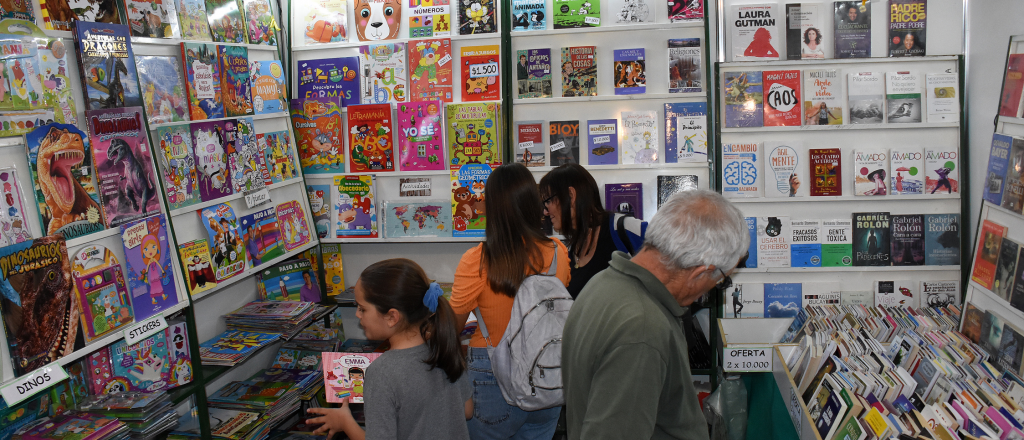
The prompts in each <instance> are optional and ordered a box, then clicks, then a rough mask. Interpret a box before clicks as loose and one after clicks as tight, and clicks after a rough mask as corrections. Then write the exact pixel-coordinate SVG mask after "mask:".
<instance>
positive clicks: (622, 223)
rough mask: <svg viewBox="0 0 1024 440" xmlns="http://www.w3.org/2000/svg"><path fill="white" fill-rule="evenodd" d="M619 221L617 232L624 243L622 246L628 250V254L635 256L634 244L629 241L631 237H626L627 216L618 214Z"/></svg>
mask: <svg viewBox="0 0 1024 440" xmlns="http://www.w3.org/2000/svg"><path fill="white" fill-rule="evenodd" d="M616 217H618V219H617V220H616V221H615V232H616V233H617V234H618V236H619V241H620V242H622V246H623V247H625V248H626V253H627V254H629V255H633V243H631V242H630V241H629V236H628V235H626V216H625V215H619V214H616Z"/></svg>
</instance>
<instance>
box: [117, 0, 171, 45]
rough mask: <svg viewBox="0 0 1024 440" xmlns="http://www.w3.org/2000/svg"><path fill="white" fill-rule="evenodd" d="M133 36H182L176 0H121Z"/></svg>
mask: <svg viewBox="0 0 1024 440" xmlns="http://www.w3.org/2000/svg"><path fill="white" fill-rule="evenodd" d="M120 3H121V6H122V7H123V10H124V13H125V16H127V18H128V28H129V29H131V31H132V36H133V37H148V38H181V30H180V29H179V28H178V12H177V10H176V7H175V5H174V0H121V2H120Z"/></svg>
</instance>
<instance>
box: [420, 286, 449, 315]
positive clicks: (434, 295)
mask: <svg viewBox="0 0 1024 440" xmlns="http://www.w3.org/2000/svg"><path fill="white" fill-rule="evenodd" d="M441 295H444V290H441V285H440V284H437V283H430V287H429V288H427V293H425V294H423V305H425V306H427V308H428V309H430V313H434V312H436V311H437V299H438V298H440V297H441Z"/></svg>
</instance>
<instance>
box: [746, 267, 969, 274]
mask: <svg viewBox="0 0 1024 440" xmlns="http://www.w3.org/2000/svg"><path fill="white" fill-rule="evenodd" d="M949 270H954V271H959V270H960V266H959V265H957V266H842V267H756V268H753V269H746V268H742V269H736V273H812V272H816V273H829V272H926V271H929V272H931V271H934V272H940V271H949Z"/></svg>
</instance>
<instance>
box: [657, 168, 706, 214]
mask: <svg viewBox="0 0 1024 440" xmlns="http://www.w3.org/2000/svg"><path fill="white" fill-rule="evenodd" d="M696 189H697V176H694V175H682V176H658V207H659V208H661V205H663V204H665V202H667V201H668V200H669V199H671V198H672V196H674V195H676V194H678V193H681V192H683V191H693V190H696Z"/></svg>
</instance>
